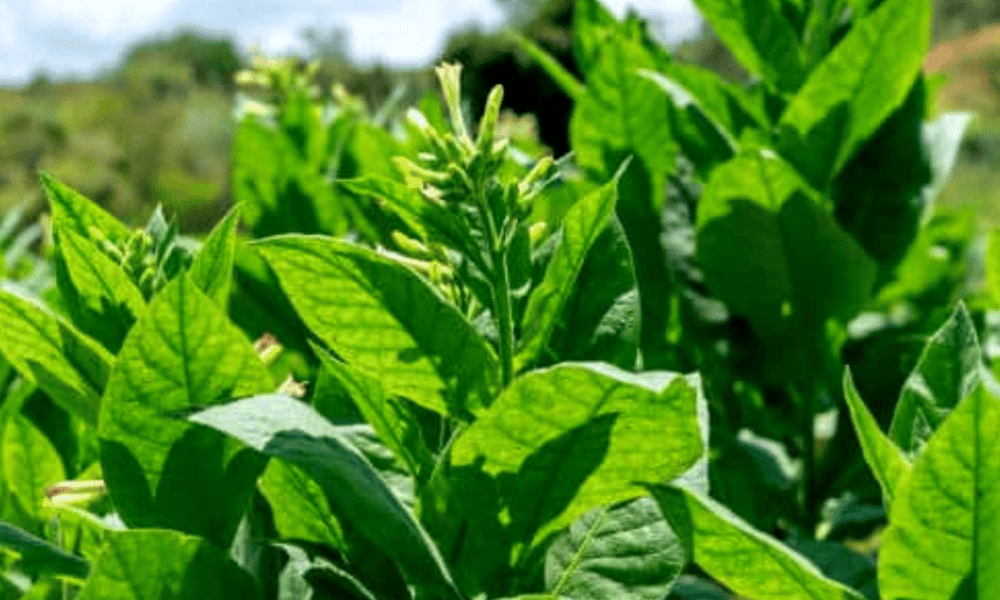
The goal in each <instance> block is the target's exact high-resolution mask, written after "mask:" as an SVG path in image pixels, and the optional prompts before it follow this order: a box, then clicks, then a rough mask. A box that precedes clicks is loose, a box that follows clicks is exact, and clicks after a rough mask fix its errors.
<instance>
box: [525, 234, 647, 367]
mask: <svg viewBox="0 0 1000 600" xmlns="http://www.w3.org/2000/svg"><path fill="white" fill-rule="evenodd" d="M558 255H559V249H558V248H557V249H556V256H558ZM536 291H537V288H536ZM641 304H642V303H641V300H640V295H639V282H638V281H637V278H636V273H635V267H634V265H633V264H632V250H631V248H629V244H628V238H627V237H626V235H625V230H624V228H623V227H622V224H621V221H619V220H618V217H616V216H615V215H611V218H610V219H608V224H607V225H606V226H605V227H604V230H603V231H601V233H600V234H599V235H598V236H597V239H595V240H594V243H593V245H591V247H590V250H589V252H588V253H587V257H586V259H585V260H584V262H583V266H582V267H581V268H580V272H579V273H578V274H577V276H576V281H575V282H574V283H572V293H571V295H570V297H569V298H568V299H567V301H566V302H565V305H564V308H563V313H562V316H561V317H559V318H558V320H557V324H558V326H557V327H556V329H555V331H554V332H553V335H552V337H551V338H550V340H549V343H548V346H549V350H550V351H552V352H553V353H554V355H555V356H557V357H558V359H559V360H560V361H564V360H570V361H581V360H596V361H603V362H608V363H611V364H613V365H615V366H617V367H621V368H623V369H626V370H631V369H634V368H635V366H636V361H637V358H638V354H637V352H638V350H639V338H640V333H641V325H642V323H641V321H642V306H641Z"/></svg>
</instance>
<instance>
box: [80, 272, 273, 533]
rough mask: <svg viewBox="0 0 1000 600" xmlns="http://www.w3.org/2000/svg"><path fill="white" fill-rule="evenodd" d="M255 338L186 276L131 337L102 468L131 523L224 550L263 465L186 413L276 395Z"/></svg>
mask: <svg viewBox="0 0 1000 600" xmlns="http://www.w3.org/2000/svg"><path fill="white" fill-rule="evenodd" d="M272 386H273V383H272V381H271V377H270V375H269V373H268V372H267V369H266V368H265V367H264V365H263V363H261V362H260V359H259V358H258V357H257V354H256V353H255V352H254V350H253V347H252V346H251V344H250V341H249V340H247V339H246V338H245V337H244V335H243V333H242V332H240V330H239V329H237V328H236V327H235V326H234V325H233V324H232V323H230V322H229V320H228V319H227V318H226V316H225V314H224V313H223V312H222V309H221V308H219V307H218V306H217V305H216V304H215V303H214V302H213V301H212V300H211V299H210V298H209V297H208V296H206V295H205V294H204V293H203V292H201V291H200V290H199V289H198V288H197V287H196V286H195V284H194V283H192V282H191V280H190V279H189V278H188V277H187V276H186V275H182V276H180V277H177V278H176V279H174V280H173V281H172V282H170V283H169V284H168V285H167V286H166V287H165V288H164V289H163V290H162V291H161V292H160V293H159V294H158V295H157V296H155V297H154V298H153V300H152V301H151V302H150V304H149V307H148V309H147V311H146V313H145V314H144V315H143V317H142V318H141V319H140V320H139V322H138V323H136V325H135V327H133V328H132V331H131V332H129V335H128V337H127V338H126V339H125V343H124V344H123V345H122V350H121V353H120V354H119V356H118V362H117V364H116V365H115V367H114V369H113V370H112V373H111V376H110V378H109V380H108V386H107V389H106V390H105V394H104V398H103V401H102V404H101V418H100V427H99V433H100V436H101V464H102V466H103V471H104V476H105V478H106V479H107V483H108V489H109V491H110V493H111V496H112V498H113V499H114V501H115V504H116V506H117V508H118V510H119V512H120V513H121V515H122V518H123V519H124V520H125V522H126V523H129V524H131V525H133V526H147V527H148V526H169V527H173V528H177V529H182V530H187V531H188V532H189V533H196V534H199V535H203V536H204V537H207V538H209V539H212V540H213V541H215V542H217V543H219V544H220V545H223V546H226V545H228V543H229V541H230V540H231V538H232V535H233V534H234V533H235V529H236V525H237V524H238V522H239V519H240V517H241V515H242V512H243V509H244V508H245V505H241V504H243V503H245V502H246V501H247V500H248V498H249V496H248V494H249V493H250V491H251V490H252V489H253V483H254V482H255V481H256V479H257V475H258V474H259V472H260V469H261V468H263V465H262V464H259V463H257V461H256V459H255V458H254V457H253V456H252V455H250V454H247V453H245V452H244V453H239V454H235V455H234V450H235V449H234V448H228V449H227V448H226V447H225V444H224V441H225V440H224V438H223V437H222V436H221V435H219V434H217V433H215V432H211V431H208V430H204V429H202V430H197V429H195V428H193V426H192V425H191V424H189V423H186V422H185V421H184V420H182V419H181V418H180V417H181V416H182V415H183V413H184V412H186V411H190V410H191V409H193V408H200V407H204V406H208V405H210V404H214V403H218V402H223V401H226V400H229V399H231V398H233V397H239V396H245V395H249V394H254V393H260V392H266V391H270V390H271V389H272Z"/></svg>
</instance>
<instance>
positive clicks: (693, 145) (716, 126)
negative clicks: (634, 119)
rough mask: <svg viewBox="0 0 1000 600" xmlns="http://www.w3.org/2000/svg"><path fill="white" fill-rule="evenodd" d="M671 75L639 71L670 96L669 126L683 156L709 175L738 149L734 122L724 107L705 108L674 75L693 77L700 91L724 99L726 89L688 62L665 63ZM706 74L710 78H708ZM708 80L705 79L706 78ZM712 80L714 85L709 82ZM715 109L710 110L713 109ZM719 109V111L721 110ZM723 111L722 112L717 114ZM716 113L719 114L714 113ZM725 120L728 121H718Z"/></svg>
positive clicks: (691, 78) (714, 77)
mask: <svg viewBox="0 0 1000 600" xmlns="http://www.w3.org/2000/svg"><path fill="white" fill-rule="evenodd" d="M667 68H668V69H669V71H670V75H666V74H663V73H658V72H656V71H649V70H645V69H644V70H641V71H640V72H639V73H640V74H641V75H642V76H643V77H645V78H646V79H648V80H650V81H652V82H653V83H655V84H656V85H657V86H658V87H659V88H660V89H662V90H663V91H664V92H665V93H666V94H667V96H668V97H669V98H670V102H671V105H670V108H669V109H668V114H669V115H670V116H671V129H672V130H673V134H674V137H675V138H676V139H677V142H678V144H679V145H680V147H681V150H682V151H683V153H684V156H685V157H687V158H688V159H690V160H691V162H692V163H694V165H695V166H696V167H698V169H699V172H700V173H702V174H708V173H710V172H711V170H712V169H713V168H714V167H715V166H716V165H717V164H718V163H721V162H725V161H726V160H728V159H730V158H732V157H733V155H734V154H735V153H736V152H738V151H739V146H738V145H737V143H736V140H735V139H734V138H733V136H734V133H735V131H733V129H734V127H733V123H732V122H731V121H732V119H731V118H727V117H730V115H729V114H728V112H729V111H728V110H727V109H726V107H724V106H723V107H711V108H709V107H707V106H705V104H703V102H702V100H701V98H700V97H698V96H695V94H693V93H692V91H691V90H689V89H688V88H687V86H686V85H684V83H682V82H681V81H678V80H677V78H676V76H677V75H684V76H685V77H684V78H685V79H688V80H694V81H693V82H694V83H699V84H701V86H700V87H701V88H702V89H701V90H699V91H701V92H702V93H704V92H706V91H708V92H715V93H714V94H712V95H715V96H717V97H718V96H720V95H721V96H722V99H723V102H725V92H724V91H723V90H724V88H722V85H721V81H718V76H716V75H714V74H709V75H708V76H706V74H705V73H703V72H701V71H697V70H694V69H693V68H691V67H690V66H689V65H674V64H671V65H668V66H667ZM709 76H710V77H711V78H713V79H715V81H712V79H709ZM706 80H708V81H706ZM712 83H715V85H714V86H712V85H711V84H712ZM713 108H714V109H715V110H712V109H713ZM720 108H721V110H720ZM718 113H722V114H718ZM717 114H718V116H717ZM720 117H721V118H722V119H726V120H727V121H729V122H728V123H725V122H723V121H722V120H720Z"/></svg>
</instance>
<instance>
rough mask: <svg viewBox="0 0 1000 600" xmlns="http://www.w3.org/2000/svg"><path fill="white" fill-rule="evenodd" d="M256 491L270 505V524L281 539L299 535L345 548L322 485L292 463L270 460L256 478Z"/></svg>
mask: <svg viewBox="0 0 1000 600" xmlns="http://www.w3.org/2000/svg"><path fill="white" fill-rule="evenodd" d="M259 485H260V491H261V493H262V494H264V497H265V498H267V501H268V503H269V504H270V505H271V512H272V513H273V514H274V526H275V528H276V529H277V530H278V534H279V535H280V536H281V537H282V538H283V539H300V540H306V541H310V542H316V543H320V544H326V545H328V546H330V547H331V548H336V549H340V550H343V549H344V548H345V542H344V532H343V531H342V530H341V527H340V522H339V521H338V520H337V517H336V516H334V514H333V513H332V512H330V505H329V504H328V503H327V500H326V496H324V495H323V488H322V487H320V485H319V484H318V483H316V482H315V481H313V480H312V479H311V478H310V477H309V475H308V474H306V473H305V472H303V471H302V469H300V468H299V467H296V466H295V465H294V464H292V463H288V462H284V461H279V460H272V461H270V462H269V463H268V465H267V469H265V470H264V474H263V475H262V476H261V478H260V482H259Z"/></svg>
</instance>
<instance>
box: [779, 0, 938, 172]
mask: <svg viewBox="0 0 1000 600" xmlns="http://www.w3.org/2000/svg"><path fill="white" fill-rule="evenodd" d="M768 4H769V3H768ZM930 15H931V6H930V3H929V2H923V1H919V2H914V1H913V0H885V2H882V4H881V5H880V6H879V7H878V9H877V10H875V11H874V12H872V13H871V14H869V15H867V16H865V17H864V18H863V19H861V20H859V21H858V22H857V23H855V24H854V26H853V27H852V28H851V30H850V31H848V33H847V35H846V36H845V37H844V38H843V39H842V40H840V42H839V43H838V44H837V45H836V46H835V47H834V48H833V50H832V51H831V52H830V53H829V54H828V55H827V56H826V58H825V59H824V60H823V62H822V63H820V65H819V66H818V67H817V68H816V69H815V70H814V71H813V72H812V73H811V74H810V75H809V79H808V80H807V81H806V82H805V84H803V86H802V88H801V89H800V90H799V91H798V93H797V94H796V95H795V97H794V98H792V100H791V102H790V103H789V105H788V108H787V109H785V112H784V114H782V116H781V121H780V123H779V126H780V127H782V128H783V131H782V137H783V140H782V144H783V145H782V148H783V152H785V154H786V155H787V156H789V157H794V156H795V155H796V153H798V152H803V151H806V152H808V151H810V149H811V151H812V152H813V153H814V154H813V156H816V155H817V154H816V153H819V152H822V156H824V157H826V158H828V159H829V163H828V164H827V166H826V169H827V170H828V171H827V172H828V173H829V175H827V177H826V178H824V179H826V180H828V178H832V177H833V176H834V175H836V174H837V173H839V172H840V170H841V168H843V166H844V165H845V164H846V163H847V161H848V160H849V159H850V158H851V157H852V156H853V155H854V153H855V152H856V151H857V150H858V148H859V147H860V146H861V144H862V143H863V142H864V141H865V140H866V139H867V138H868V137H869V136H871V135H872V134H873V133H875V131H876V130H877V129H878V128H879V126H880V125H881V124H882V122H883V121H884V120H885V119H886V117H888V116H889V114H890V113H892V111H893V110H895V109H896V107H898V106H899V105H900V104H902V102H903V100H904V99H905V98H906V95H907V94H908V93H909V91H910V88H911V87H912V86H913V82H914V79H915V78H916V77H917V74H918V73H919V72H920V67H921V64H922V63H923V60H924V55H925V54H926V53H927V48H928V45H929V37H930Z"/></svg>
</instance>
